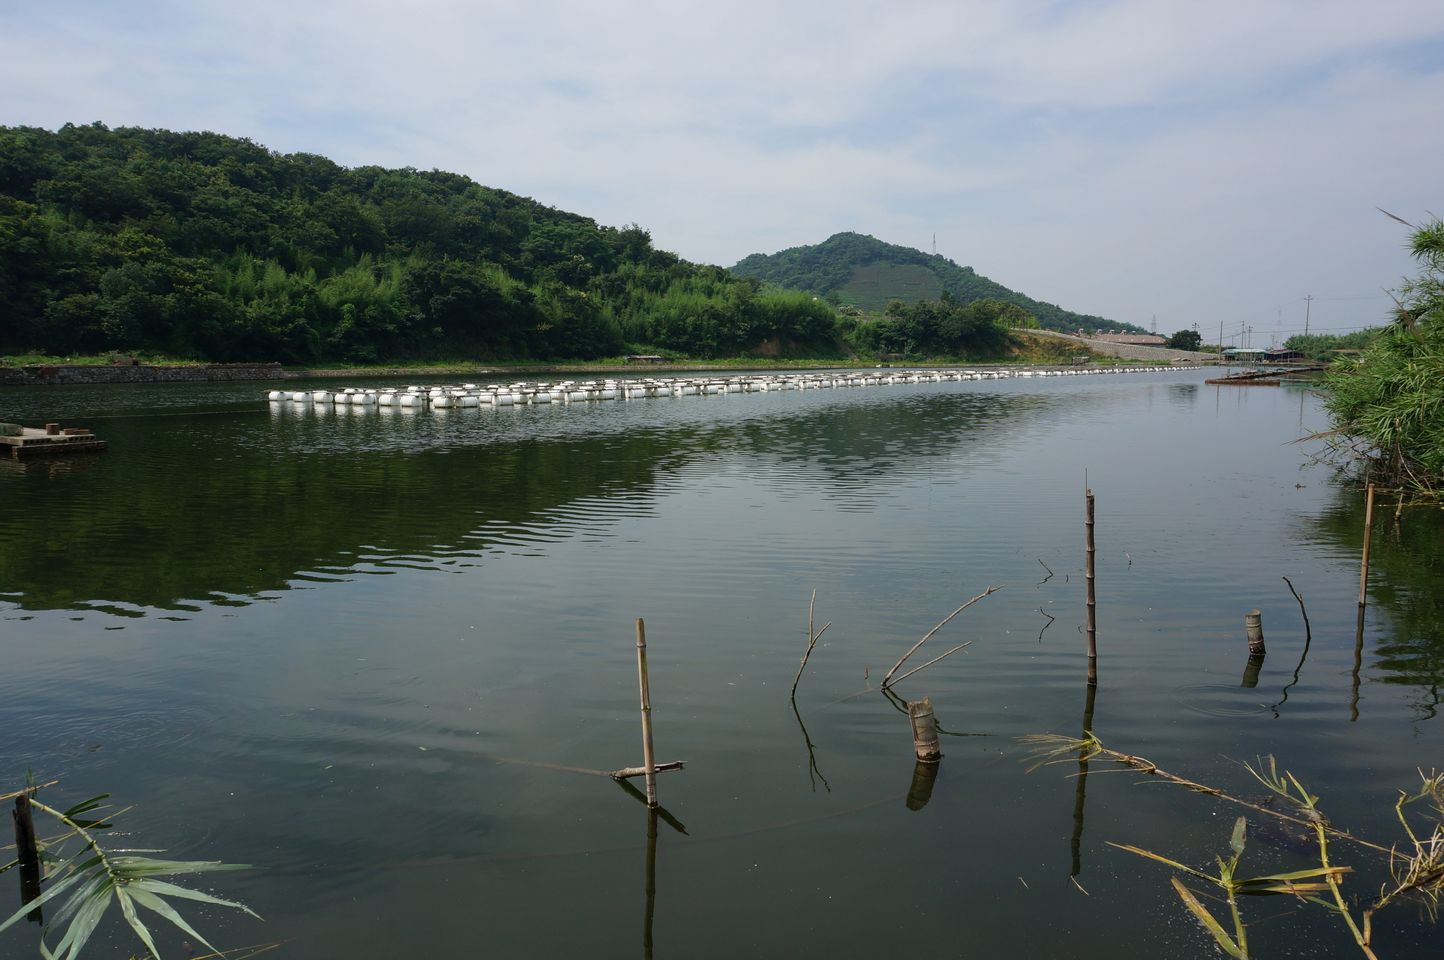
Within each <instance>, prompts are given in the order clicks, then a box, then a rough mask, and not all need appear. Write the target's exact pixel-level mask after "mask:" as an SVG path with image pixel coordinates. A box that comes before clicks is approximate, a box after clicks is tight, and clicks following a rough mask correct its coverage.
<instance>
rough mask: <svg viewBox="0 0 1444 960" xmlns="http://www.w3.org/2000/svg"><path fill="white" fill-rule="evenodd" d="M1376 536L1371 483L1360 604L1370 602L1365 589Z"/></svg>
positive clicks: (1366, 519)
mask: <svg viewBox="0 0 1444 960" xmlns="http://www.w3.org/2000/svg"><path fill="white" fill-rule="evenodd" d="M1373 537H1374V485H1373V484H1372V483H1371V484H1369V494H1368V498H1367V500H1366V501H1365V506H1364V558H1363V562H1362V563H1361V564H1360V566H1359V606H1360V607H1363V606H1364V605H1365V604H1366V603H1368V598H1367V595H1366V594H1365V590H1366V588H1367V587H1368V585H1369V541H1370V540H1372V539H1373Z"/></svg>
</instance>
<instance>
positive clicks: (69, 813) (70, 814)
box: [60, 793, 110, 820]
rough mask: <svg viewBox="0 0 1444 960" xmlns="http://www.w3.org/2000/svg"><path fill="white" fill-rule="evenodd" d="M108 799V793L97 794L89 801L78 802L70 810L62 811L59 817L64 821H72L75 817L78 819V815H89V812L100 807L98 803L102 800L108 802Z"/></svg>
mask: <svg viewBox="0 0 1444 960" xmlns="http://www.w3.org/2000/svg"><path fill="white" fill-rule="evenodd" d="M109 799H110V794H108V793H98V794H96V795H95V796H93V797H91V798H90V799H89V800H82V801H80V802H79V803H77V804H76V805H75V806H73V807H71V808H70V809H68V810H65V811H63V812H62V813H61V814H60V815H61V816H62V817H64V818H65V819H66V820H74V819H75V818H76V817H78V816H79V815H80V814H82V813H89V812H90V811H92V810H94V809H95V808H96V807H98V806H100V801H102V800H109Z"/></svg>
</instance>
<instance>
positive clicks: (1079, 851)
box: [1068, 683, 1098, 892]
mask: <svg viewBox="0 0 1444 960" xmlns="http://www.w3.org/2000/svg"><path fill="white" fill-rule="evenodd" d="M1097 697H1098V684H1096V683H1090V684H1088V693H1087V696H1086V699H1085V700H1084V701H1083V736H1084V737H1085V738H1086V737H1091V736H1092V735H1093V703H1094V700H1096V699H1097ZM1087 799H1088V748H1087V747H1080V748H1079V750H1078V777H1077V784H1076V786H1075V787H1074V789H1073V839H1072V841H1071V843H1070V844H1069V846H1070V849H1071V852H1072V854H1073V868H1072V870H1071V871H1070V872H1069V874H1068V875H1069V876H1070V877H1072V878H1073V880H1074V882H1075V883H1076V882H1077V878H1078V874H1080V873H1082V872H1083V807H1084V805H1085V804H1086V802H1087ZM1079 889H1082V888H1081V887H1080V888H1079ZM1085 892H1086V891H1085Z"/></svg>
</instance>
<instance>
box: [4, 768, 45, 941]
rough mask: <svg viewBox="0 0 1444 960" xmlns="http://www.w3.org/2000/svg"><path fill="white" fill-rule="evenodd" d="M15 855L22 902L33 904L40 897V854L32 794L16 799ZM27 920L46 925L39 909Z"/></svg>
mask: <svg viewBox="0 0 1444 960" xmlns="http://www.w3.org/2000/svg"><path fill="white" fill-rule="evenodd" d="M11 816H13V817H14V818H15V854H16V859H17V860H18V861H19V863H20V902H21V903H31V902H33V901H35V900H37V899H39V897H40V852H39V850H38V849H37V848H36V845H35V821H34V819H33V818H32V817H31V816H30V794H29V793H22V794H20V795H19V796H17V797H16V798H15V810H14V812H13V813H12V814H11ZM26 919H27V920H33V921H35V922H36V923H44V922H45V920H44V915H43V914H42V913H41V910H40V908H39V907H36V908H35V909H34V910H31V911H30V913H28V914H26Z"/></svg>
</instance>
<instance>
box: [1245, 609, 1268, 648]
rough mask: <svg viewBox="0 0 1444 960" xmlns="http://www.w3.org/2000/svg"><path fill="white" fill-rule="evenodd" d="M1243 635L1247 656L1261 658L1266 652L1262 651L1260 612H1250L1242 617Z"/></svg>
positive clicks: (1262, 639) (1262, 638) (1262, 637)
mask: <svg viewBox="0 0 1444 960" xmlns="http://www.w3.org/2000/svg"><path fill="white" fill-rule="evenodd" d="M1243 633H1244V636H1245V637H1246V638H1247V639H1248V655H1249V656H1250V657H1262V656H1263V655H1264V654H1266V653H1267V652H1268V651H1267V650H1266V649H1264V635H1263V613H1262V612H1261V611H1259V610H1250V611H1249V612H1248V613H1246V614H1244V615H1243Z"/></svg>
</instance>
